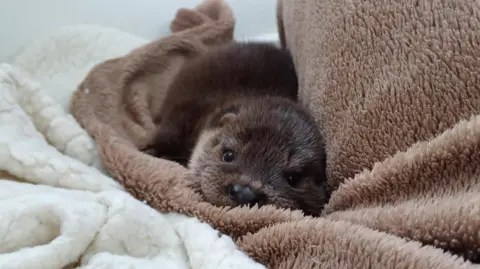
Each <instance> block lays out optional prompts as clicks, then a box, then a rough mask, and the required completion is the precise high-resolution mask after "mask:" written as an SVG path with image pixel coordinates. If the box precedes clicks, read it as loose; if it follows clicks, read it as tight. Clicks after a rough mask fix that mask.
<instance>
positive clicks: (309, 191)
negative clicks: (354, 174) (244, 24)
mask: <svg viewBox="0 0 480 269" xmlns="http://www.w3.org/2000/svg"><path fill="white" fill-rule="evenodd" d="M297 94H298V82H297V75H296V72H295V67H294V63H293V60H292V58H291V55H290V54H289V53H288V52H287V51H286V50H283V49H280V48H277V47H276V46H274V45H272V44H268V43H252V42H245V43H241V42H235V43H230V44H226V45H221V46H218V47H215V48H212V49H211V50H209V51H208V52H207V53H205V54H203V55H200V56H198V57H196V58H194V59H193V60H191V61H189V62H188V63H187V64H185V66H184V67H183V68H182V69H181V70H180V71H179V73H178V75H177V76H176V79H175V80H174V82H173V83H172V85H171V87H170V90H169V92H168V93H167V96H166V98H165V101H164V105H163V107H162V111H161V113H160V118H159V119H158V126H159V127H158V132H157V134H156V138H155V141H154V144H153V149H154V151H153V152H154V153H153V154H154V155H155V156H157V157H161V158H166V159H170V160H173V161H177V162H179V163H181V164H182V165H185V166H187V167H188V169H189V172H190V177H191V179H192V180H194V181H195V183H196V185H197V186H198V188H199V190H200V191H201V192H202V194H203V195H204V196H205V198H206V200H207V201H209V202H211V203H213V204H215V205H219V206H242V205H248V206H252V205H258V206H262V205H266V204H273V205H276V206H277V207H281V208H290V209H300V210H303V211H304V212H305V213H306V214H309V215H318V214H320V212H321V210H322V209H323V205H324V204H325V202H326V200H327V199H328V193H327V181H326V175H325V165H326V164H325V159H326V156H325V150H324V142H323V137H322V134H321V132H320V130H318V128H317V126H316V124H315V122H314V120H313V118H312V117H311V115H310V114H309V113H308V111H306V109H305V108H303V107H302V106H301V105H300V104H298V103H297Z"/></svg>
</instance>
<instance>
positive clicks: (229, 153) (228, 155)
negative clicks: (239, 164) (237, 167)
mask: <svg viewBox="0 0 480 269" xmlns="http://www.w3.org/2000/svg"><path fill="white" fill-rule="evenodd" d="M234 157H235V154H234V153H233V150H230V149H224V150H223V153H222V161H223V162H226V163H229V162H232V161H233V159H234Z"/></svg>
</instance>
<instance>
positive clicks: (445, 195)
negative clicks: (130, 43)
mask: <svg viewBox="0 0 480 269" xmlns="http://www.w3.org/2000/svg"><path fill="white" fill-rule="evenodd" d="M430 2H431V1H425V3H422V4H419V5H413V4H412V5H410V4H405V3H402V2H401V1H400V2H397V1H393V0H392V1H387V0H382V1H377V0H368V1H361V2H357V3H354V2H349V3H348V4H346V3H344V4H340V3H338V2H337V1H334V0H322V1H316V0H293V1H292V0H289V1H283V2H282V1H279V4H278V18H279V19H278V23H279V29H280V31H281V33H280V36H281V39H282V40H281V41H282V44H283V45H284V46H286V47H287V48H288V49H289V50H290V51H292V54H293V56H294V59H295V64H296V68H297V71H298V73H299V79H300V81H299V82H300V86H301V87H300V99H301V100H302V102H303V103H304V104H305V105H306V106H307V107H309V108H310V109H311V110H312V111H313V113H314V115H315V117H316V119H317V120H318V124H319V126H320V127H321V128H322V130H324V132H325V136H326V139H327V152H328V158H329V159H328V175H329V180H330V182H331V183H332V184H333V185H335V186H338V189H337V190H336V191H335V192H334V193H333V196H332V199H331V201H330V203H329V204H328V205H327V209H326V212H325V214H324V216H323V217H322V218H318V219H312V218H309V217H304V216H303V215H302V214H301V213H300V212H298V211H288V210H280V209H275V208H273V207H269V206H268V207H262V208H261V209H257V208H253V209H248V208H219V207H214V206H212V205H210V204H208V203H207V202H205V201H203V200H202V197H201V195H200V194H198V193H195V192H194V191H193V189H192V188H190V185H189V183H188V182H187V181H186V180H185V178H184V176H183V175H184V173H185V169H184V168H183V167H181V166H180V165H178V164H175V163H173V162H169V161H166V160H160V159H155V158H153V157H150V156H148V155H146V154H143V153H142V152H141V150H142V149H144V148H145V146H146V145H147V144H148V143H149V142H150V140H151V138H152V134H153V131H154V129H155V125H154V123H153V120H152V119H153V118H155V116H156V114H158V111H159V108H160V106H161V104H162V100H163V97H164V94H165V92H166V91H167V89H168V87H169V83H170V82H171V81H172V78H173V77H174V76H175V73H176V72H177V71H178V69H179V67H180V66H181V65H182V64H188V60H189V59H190V58H191V57H195V55H198V54H199V53H202V52H204V51H205V50H206V49H208V47H209V46H210V45H213V44H216V43H222V42H229V41H230V40H232V38H233V30H234V24H235V19H234V16H233V13H232V11H231V9H230V8H229V6H228V5H226V4H225V3H224V2H223V1H221V0H207V1H206V2H204V3H202V4H201V5H199V6H198V7H197V8H196V9H193V10H190V9H181V10H179V11H178V13H177V15H176V18H175V19H174V21H173V22H172V27H171V28H172V31H173V32H174V33H173V35H171V36H169V37H165V38H163V39H161V40H158V41H155V42H152V43H150V44H147V45H146V46H144V47H140V48H138V49H136V50H134V51H132V52H131V53H130V54H128V55H126V56H124V57H121V58H117V59H112V60H109V61H106V62H104V63H102V64H100V65H98V66H96V67H95V68H93V69H92V70H91V72H90V73H89V74H88V76H87V77H86V79H85V80H84V81H83V82H82V83H81V85H80V86H79V88H78V90H77V91H76V92H75V94H74V96H73V98H72V103H71V111H72V113H73V114H74V116H75V117H76V119H77V120H78V121H79V122H80V123H81V124H82V126H83V127H84V128H86V129H87V130H88V132H89V133H90V134H91V135H92V136H93V137H94V138H95V140H96V142H97V143H98V146H99V149H100V152H101V157H102V160H103V162H104V165H105V167H106V168H107V169H108V170H109V172H110V173H111V174H112V175H113V176H115V178H116V179H117V180H118V181H119V182H121V183H122V184H123V185H124V186H125V188H126V189H127V190H128V191H129V192H130V193H131V194H132V195H134V196H135V197H136V198H137V199H140V200H145V201H146V202H147V203H148V204H149V205H150V206H152V207H154V208H156V209H158V210H159V211H175V212H180V213H184V214H186V215H189V216H196V217H198V218H199V219H201V220H203V221H205V222H208V223H210V224H211V225H213V226H214V227H215V228H217V229H219V230H220V231H222V232H223V233H226V234H228V235H231V236H232V237H233V238H234V239H235V240H236V242H237V245H238V246H239V247H240V248H241V249H243V250H244V251H245V252H246V253H247V254H249V255H250V256H251V257H253V258H255V259H256V260H257V261H259V262H261V263H263V264H265V265H267V266H268V267H269V268H292V267H294V268H314V267H316V268H394V267H395V268H474V266H473V265H472V264H471V263H470V262H469V261H466V260H464V259H462V258H459V257H458V256H456V255H457V254H458V255H463V256H465V257H467V258H469V259H471V260H475V259H478V257H479V256H478V255H479V249H480V234H479V233H478V231H479V230H480V218H479V217H478V216H480V193H479V190H480V183H479V173H480V170H479V169H478V165H479V163H480V151H479V145H480V116H475V115H476V114H477V113H478V112H479V110H480V88H479V86H478V79H479V78H480V74H479V73H478V71H477V70H480V60H479V57H480V52H478V47H479V46H478V45H479V44H478V42H479V40H480V31H479V30H480V19H479V14H480V9H479V8H478V7H477V6H474V4H473V2H462V3H460V2H458V1H456V0H443V1H436V2H435V3H436V4H435V5H438V6H436V7H432V6H431V5H433V4H432V3H430ZM193 90H194V89H193ZM418 141H425V142H418ZM417 142H418V143H417ZM382 160H383V161H382ZM380 161H381V162H380ZM366 169H371V170H368V171H367V170H366ZM362 170H363V172H362ZM445 250H447V252H445Z"/></svg>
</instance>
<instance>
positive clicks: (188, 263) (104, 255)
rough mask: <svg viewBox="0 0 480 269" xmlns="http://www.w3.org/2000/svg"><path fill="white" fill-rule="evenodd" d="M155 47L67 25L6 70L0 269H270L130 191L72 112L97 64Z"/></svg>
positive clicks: (0, 144)
mask: <svg viewBox="0 0 480 269" xmlns="http://www.w3.org/2000/svg"><path fill="white" fill-rule="evenodd" d="M147 42H148V41H147V40H144V39H142V38H139V37H135V36H132V35H129V34H127V33H123V32H119V31H116V30H113V29H105V28H101V27H97V26H74V27H73V26H72V27H65V28H62V29H60V30H58V31H55V32H54V33H52V34H51V35H49V36H46V37H43V38H41V39H38V40H35V41H34V42H32V44H30V45H28V46H27V47H26V48H25V49H24V50H23V51H22V52H21V53H20V54H19V55H18V56H17V57H16V59H14V61H13V62H12V63H11V64H7V63H3V64H0V96H1V98H0V160H1V161H0V171H1V172H0V178H1V179H0V219H1V221H0V268H2V269H60V268H63V269H66V268H82V269H94V268H95V269H99V268H104V269H108V268H115V269H122V268H130V269H132V268H139V269H140V268H141V269H147V268H185V269H187V268H198V269H200V268H205V269H206V268H215V269H217V268H264V266H262V265H260V264H258V263H256V262H254V261H253V260H252V259H251V258H249V257H248V256H247V255H245V254H244V253H243V252H241V251H240V250H238V248H237V246H236V245H235V243H234V242H233V241H232V239H231V238H229V237H227V236H219V235H218V232H217V231H216V230H215V229H213V228H212V227H210V226H209V225H207V224H205V223H201V222H199V221H198V220H197V219H196V218H191V217H186V216H183V215H180V214H177V213H169V214H163V213H159V212H157V211H156V210H154V209H152V208H151V207H149V206H148V205H145V204H144V203H142V201H138V200H137V199H135V198H133V197H132V196H131V195H130V194H128V193H127V192H125V191H124V188H123V187H122V186H121V185H120V184H118V183H117V182H116V181H115V180H113V179H112V178H111V177H109V176H108V175H107V174H105V173H103V172H102V171H103V168H102V166H101V165H100V162H99V158H98V152H97V150H96V145H95V143H94V141H93V140H92V139H91V137H90V136H89V135H88V134H87V132H86V131H85V130H83V129H82V128H81V127H80V126H79V125H78V123H77V122H76V121H75V120H74V119H73V117H72V116H71V115H70V114H68V111H67V109H68V101H69V100H70V97H71V94H72V92H73V90H74V89H75V86H76V85H78V83H79V82H81V80H82V79H83V78H84V77H85V75H86V74H87V72H88V71H89V70H90V69H91V68H92V67H93V66H94V65H95V64H98V63H100V62H103V61H105V60H107V59H109V58H113V57H118V56H120V55H124V54H125V53H127V52H128V51H130V50H132V49H133V48H135V47H138V46H141V45H144V44H146V43H147Z"/></svg>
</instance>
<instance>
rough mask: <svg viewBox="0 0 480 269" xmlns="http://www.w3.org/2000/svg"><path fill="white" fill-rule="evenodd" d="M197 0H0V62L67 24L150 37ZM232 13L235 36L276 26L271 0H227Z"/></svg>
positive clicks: (165, 29) (164, 31)
mask: <svg viewBox="0 0 480 269" xmlns="http://www.w3.org/2000/svg"><path fill="white" fill-rule="evenodd" d="M199 2H201V0H0V42H1V43H0V62H2V61H6V60H8V59H10V58H11V57H12V56H13V55H14V54H15V53H16V52H17V51H18V50H20V49H21V48H22V46H24V45H25V44H26V43H27V42H29V41H31V40H32V39H35V38H36V37H38V36H41V35H43V34H46V33H48V32H50V31H54V30H55V29H56V28H57V27H60V26H65V25H73V24H97V25H102V26H108V27H115V28H118V29H121V30H123V31H127V32H130V33H133V34H136V35H139V36H142V37H145V38H149V39H153V38H156V37H159V36H162V35H165V34H167V33H168V31H169V29H168V27H169V23H170V20H171V19H172V18H173V16H174V14H175V12H176V10H177V9H178V8H179V7H194V6H195V5H196V4H197V3H199ZM227 2H228V3H229V4H230V5H231V7H232V8H233V10H234V13H235V16H236V17H237V28H236V37H237V38H243V37H246V36H254V35H261V34H270V33H273V32H276V25H275V2H276V0H227Z"/></svg>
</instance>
